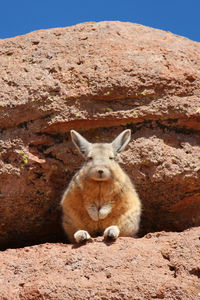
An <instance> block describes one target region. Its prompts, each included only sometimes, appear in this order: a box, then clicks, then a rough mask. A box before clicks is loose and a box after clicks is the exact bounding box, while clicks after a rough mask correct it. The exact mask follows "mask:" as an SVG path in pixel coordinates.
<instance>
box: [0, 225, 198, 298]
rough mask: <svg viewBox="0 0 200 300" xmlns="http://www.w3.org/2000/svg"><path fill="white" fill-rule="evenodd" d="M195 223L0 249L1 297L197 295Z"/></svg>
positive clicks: (192, 296) (170, 296)
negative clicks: (178, 229) (136, 235)
mask: <svg viewBox="0 0 200 300" xmlns="http://www.w3.org/2000/svg"><path fill="white" fill-rule="evenodd" d="M199 254H200V228H194V229H190V230H187V231H185V232H182V233H165V232H160V233H154V234H148V235H147V236H145V237H144V238H141V239H132V238H119V240H117V242H116V243H114V244H110V245H109V244H105V243H103V242H102V238H98V239H96V240H95V241H93V242H92V243H88V244H87V245H84V246H81V247H77V248H76V247H74V246H72V245H64V244H43V245H38V246H32V247H25V248H23V249H9V250H6V251H5V252H2V253H0V300H22V299H23V300H33V299H34V300H42V299H45V300H46V299H48V300H55V299H59V300H67V299H76V300H81V299H84V300H85V299H92V300H98V299H99V300H100V299H101V300H102V299H115V300H121V299H124V300H129V299H130V300H145V299H157V300H158V299H167V300H199V299H200V260H199Z"/></svg>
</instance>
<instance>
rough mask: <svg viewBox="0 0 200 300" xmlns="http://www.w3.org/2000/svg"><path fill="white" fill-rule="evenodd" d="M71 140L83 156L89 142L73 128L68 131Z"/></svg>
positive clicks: (87, 149)
mask: <svg viewBox="0 0 200 300" xmlns="http://www.w3.org/2000/svg"><path fill="white" fill-rule="evenodd" d="M70 134H71V138H72V142H73V143H74V145H75V146H76V148H77V149H78V150H79V152H80V153H81V154H82V155H83V157H84V158H85V157H86V156H87V153H88V151H89V148H90V145H91V143H89V142H88V141H87V140H86V139H85V138H84V137H83V136H82V135H80V133H78V132H77V131H75V130H71V131H70Z"/></svg>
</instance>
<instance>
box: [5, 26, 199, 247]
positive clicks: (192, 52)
mask: <svg viewBox="0 0 200 300" xmlns="http://www.w3.org/2000/svg"><path fill="white" fill-rule="evenodd" d="M0 65H1V73H0V149H1V153H0V200H1V201H0V246H1V247H8V246H17V245H18V246H19V245H24V244H33V243H39V242H45V241H58V240H61V239H62V234H61V228H60V225H59V224H60V206H59V202H60V198H61V195H62V193H63V191H64V189H65V188H66V186H67V184H68V183H69V181H70V179H71V177H72V176H73V174H74V172H75V171H76V170H77V169H78V168H79V167H80V166H81V163H82V161H81V158H80V157H79V155H78V154H77V152H76V150H75V149H74V147H73V145H72V144H71V142H70V139H69V130H70V129H72V128H73V129H75V130H78V131H80V132H81V133H82V134H83V135H84V136H85V137H86V138H88V139H89V140H91V141H93V142H94V141H97V142H98V141H111V140H112V139H113V137H114V136H116V135H117V134H118V133H119V132H120V131H122V130H123V129H125V128H131V130H132V142H131V143H130V147H129V148H128V149H127V151H126V152H124V154H123V155H122V160H121V163H122V166H123V167H124V169H125V170H126V171H127V173H128V174H129V175H130V177H131V179H132V180H133V182H134V183H135V185H136V188H137V190H138V192H139V194H140V197H141V199H142V202H143V219H142V223H141V234H144V233H147V232H150V231H157V230H184V229H186V228H189V227H191V226H198V225H200V193H199V191H200V180H199V179H200V151H199V150H200V146H199V145H200V122H199V121H200V100H199V97H200V73H199V70H200V44H199V43H196V42H193V41H190V40H189V39H186V38H183V37H179V36H176V35H173V34H171V33H169V32H164V31H161V30H156V29H152V28H148V27H145V26H141V25H137V24H131V23H120V22H100V23H85V24H79V25H76V26H72V27H67V28H56V29H50V30H41V31H37V32H32V33H30V34H27V35H24V36H19V37H16V38H12V39H6V40H0Z"/></svg>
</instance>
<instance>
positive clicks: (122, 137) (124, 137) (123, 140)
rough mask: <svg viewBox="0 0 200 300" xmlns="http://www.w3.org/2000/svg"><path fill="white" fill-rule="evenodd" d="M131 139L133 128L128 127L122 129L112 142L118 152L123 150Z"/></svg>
mask: <svg viewBox="0 0 200 300" xmlns="http://www.w3.org/2000/svg"><path fill="white" fill-rule="evenodd" d="M130 139H131V130H130V129H126V130H124V131H122V132H121V133H120V134H119V135H118V136H117V137H116V138H115V139H114V141H113V142H112V146H113V149H114V151H115V153H116V154H118V153H120V152H121V151H123V150H124V149H125V148H126V146H127V144H128V143H129V141H130Z"/></svg>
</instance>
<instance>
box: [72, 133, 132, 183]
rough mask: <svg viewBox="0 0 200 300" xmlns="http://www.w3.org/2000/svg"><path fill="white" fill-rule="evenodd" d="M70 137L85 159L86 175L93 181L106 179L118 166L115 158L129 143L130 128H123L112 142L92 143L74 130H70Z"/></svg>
mask: <svg viewBox="0 0 200 300" xmlns="http://www.w3.org/2000/svg"><path fill="white" fill-rule="evenodd" d="M71 138H72V141H73V143H74V145H75V146H76V148H77V149H78V150H79V152H80V153H81V154H82V156H83V157H84V159H85V160H86V164H85V172H86V174H85V175H86V177H87V178H88V179H92V180H95V181H107V180H109V179H112V178H113V177H114V175H115V174H114V172H115V170H116V167H117V166H118V163H117V162H116V158H117V157H118V156H119V154H120V153H121V151H123V150H124V149H125V147H126V146H127V144H128V143H129V141H130V138H131V130H130V129H127V130H124V131H123V132H122V133H120V134H119V135H118V136H117V137H116V138H115V139H114V141H113V142H112V143H95V144H92V143H90V142H88V141H87V140H86V139H85V138H84V137H82V136H81V135H80V134H79V133H78V132H76V131H75V130H71Z"/></svg>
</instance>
